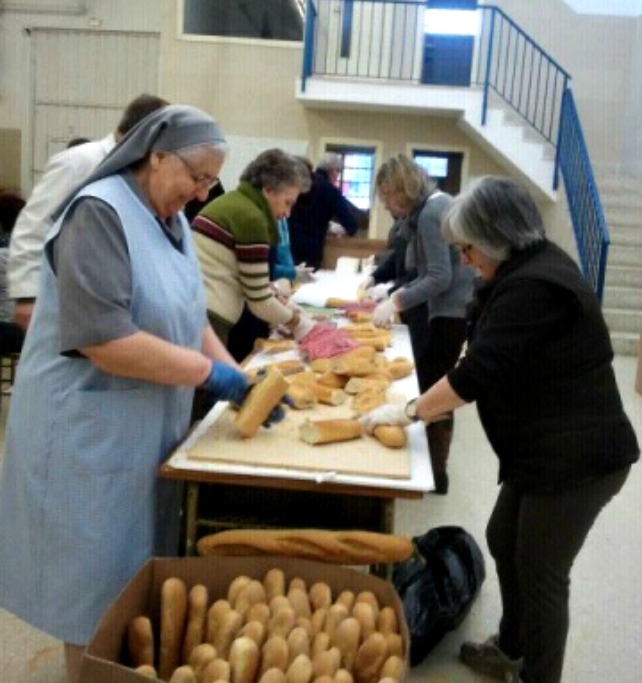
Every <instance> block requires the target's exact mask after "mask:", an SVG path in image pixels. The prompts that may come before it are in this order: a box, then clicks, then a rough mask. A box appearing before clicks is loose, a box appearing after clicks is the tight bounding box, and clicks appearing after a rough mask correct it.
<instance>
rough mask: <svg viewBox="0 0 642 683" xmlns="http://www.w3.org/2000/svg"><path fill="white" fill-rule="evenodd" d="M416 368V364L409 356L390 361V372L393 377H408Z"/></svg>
mask: <svg viewBox="0 0 642 683" xmlns="http://www.w3.org/2000/svg"><path fill="white" fill-rule="evenodd" d="M414 368H415V364H414V363H413V362H412V361H410V360H408V359H407V358H395V359H393V360H391V361H390V362H389V363H388V372H389V373H390V375H391V377H392V379H401V378H402V377H407V376H408V375H409V374H410V373H411V372H412V371H413V370H414Z"/></svg>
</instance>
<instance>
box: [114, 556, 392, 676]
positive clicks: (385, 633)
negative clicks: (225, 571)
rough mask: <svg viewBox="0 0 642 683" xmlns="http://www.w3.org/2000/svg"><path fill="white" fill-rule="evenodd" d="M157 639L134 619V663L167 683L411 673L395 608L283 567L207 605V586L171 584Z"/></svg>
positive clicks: (130, 643)
mask: <svg viewBox="0 0 642 683" xmlns="http://www.w3.org/2000/svg"><path fill="white" fill-rule="evenodd" d="M156 635H157V636H158V641H156V640H155V634H154V632H153V627H152V623H151V620H150V619H149V618H148V617H147V616H139V617H136V618H134V619H132V620H131V622H130V623H129V627H128V631H127V644H126V645H127V650H128V652H129V661H130V664H131V666H132V667H133V668H134V669H135V670H136V672H137V673H139V674H141V675H143V676H145V677H148V678H150V679H153V680H157V679H160V680H164V681H171V683H216V682H220V683H398V682H399V681H400V680H402V678H403V675H404V671H405V648H404V642H403V638H402V636H401V634H400V627H399V623H398V619H397V614H396V612H395V610H394V609H393V608H392V607H390V606H382V605H380V604H379V602H378V600H377V597H376V596H375V594H374V593H372V592H371V591H362V592H360V593H357V594H356V595H355V593H354V592H353V591H350V590H344V591H342V592H341V593H340V594H338V595H336V596H334V595H333V594H332V590H331V588H330V586H329V585H328V584H327V583H325V582H323V581H318V582H316V583H314V584H313V585H311V586H309V587H308V586H307V585H306V582H305V581H304V580H303V579H301V578H293V579H292V580H290V581H289V582H287V581H286V577H285V575H284V573H283V571H282V570H280V569H277V568H273V569H270V570H269V571H268V572H267V573H266V574H265V576H264V578H263V580H262V581H259V580H256V579H251V578H250V577H248V576H238V577H236V578H235V579H234V580H233V581H232V582H231V583H230V584H229V586H228V589H227V595H226V597H225V598H221V599H216V600H214V601H213V602H212V603H211V604H210V597H209V595H208V590H207V588H206V587H205V586H203V585H201V584H198V585H194V586H192V587H191V588H190V589H189V591H188V589H187V587H186V585H185V583H184V582H183V581H182V580H181V579H179V578H170V579H167V580H166V581H165V582H164V583H163V586H162V589H161V597H160V630H159V633H158V634H156ZM156 650H158V652H156Z"/></svg>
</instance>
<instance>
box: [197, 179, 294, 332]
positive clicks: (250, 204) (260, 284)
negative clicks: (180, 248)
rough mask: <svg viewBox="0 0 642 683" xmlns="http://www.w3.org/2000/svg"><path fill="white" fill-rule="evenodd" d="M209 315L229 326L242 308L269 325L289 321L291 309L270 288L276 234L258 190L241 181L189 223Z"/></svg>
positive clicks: (272, 220)
mask: <svg viewBox="0 0 642 683" xmlns="http://www.w3.org/2000/svg"><path fill="white" fill-rule="evenodd" d="M192 232H193V235H194V243H195V247H196V253H197V255H198V260H199V263H200V266H201V272H202V274H203V281H204V283H205V292H206V296H207V308H208V310H209V311H210V312H211V313H212V314H213V315H214V316H216V317H217V318H218V319H219V320H221V321H222V322H223V323H225V325H227V326H228V327H231V326H232V325H234V323H236V321H237V320H238V319H239V318H240V317H241V313H242V312H243V304H244V303H246V302H247V305H248V307H249V309H250V310H251V311H252V313H254V315H255V316H256V317H257V318H260V319H261V320H265V321H266V322H268V323H270V324H271V325H279V324H282V323H286V322H289V320H290V319H291V318H292V310H291V309H290V308H288V307H287V306H284V305H283V304H282V303H281V302H280V301H279V300H278V299H277V298H276V297H275V296H274V292H273V290H272V288H271V287H270V273H269V252H270V246H272V245H275V244H277V242H278V239H279V238H278V232H277V227H276V221H275V220H274V217H273V216H272V212H271V211H270V207H269V205H268V203H267V200H266V199H265V197H264V196H263V193H262V192H261V191H260V190H257V189H256V188H254V187H252V186H251V185H250V184H249V183H245V182H242V183H241V184H240V185H239V186H238V188H237V189H236V190H233V191H232V192H227V193H226V194H224V195H222V196H221V197H218V198H217V199H215V200H214V201H212V202H210V203H209V204H208V205H207V206H206V207H205V208H203V210H202V211H201V212H200V213H199V214H198V216H196V218H195V219H194V221H193V223H192Z"/></svg>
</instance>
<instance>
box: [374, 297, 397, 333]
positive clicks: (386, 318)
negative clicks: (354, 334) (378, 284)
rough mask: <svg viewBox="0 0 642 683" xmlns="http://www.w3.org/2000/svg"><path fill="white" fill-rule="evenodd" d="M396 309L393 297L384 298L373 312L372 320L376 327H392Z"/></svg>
mask: <svg viewBox="0 0 642 683" xmlns="http://www.w3.org/2000/svg"><path fill="white" fill-rule="evenodd" d="M396 311H397V309H396V307H395V302H394V300H393V298H392V297H391V298H389V299H384V300H383V301H382V302H381V303H380V304H378V305H377V307H376V308H375V309H374V311H373V312H372V322H373V323H374V324H375V326H376V327H390V325H391V324H392V318H393V316H394V314H395V313H396Z"/></svg>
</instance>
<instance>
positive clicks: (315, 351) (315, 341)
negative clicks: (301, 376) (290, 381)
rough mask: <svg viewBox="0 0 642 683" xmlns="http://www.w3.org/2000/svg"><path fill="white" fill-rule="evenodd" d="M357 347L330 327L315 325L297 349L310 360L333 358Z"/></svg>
mask: <svg viewBox="0 0 642 683" xmlns="http://www.w3.org/2000/svg"><path fill="white" fill-rule="evenodd" d="M357 346H359V343H358V342H356V341H355V340H354V339H351V338H350V336H349V335H348V334H347V333H345V332H343V331H342V330H341V329H339V328H337V327H334V326H332V325H325V324H323V323H317V324H316V325H315V326H314V327H313V328H312V329H311V330H310V331H309V332H308V334H306V335H305V337H303V338H302V339H299V347H300V348H301V349H302V350H303V351H304V352H305V353H306V354H307V356H308V358H309V359H310V360H315V359H316V358H334V357H335V356H340V355H342V354H344V353H346V352H348V351H350V350H351V349H354V348H356V347H357Z"/></svg>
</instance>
